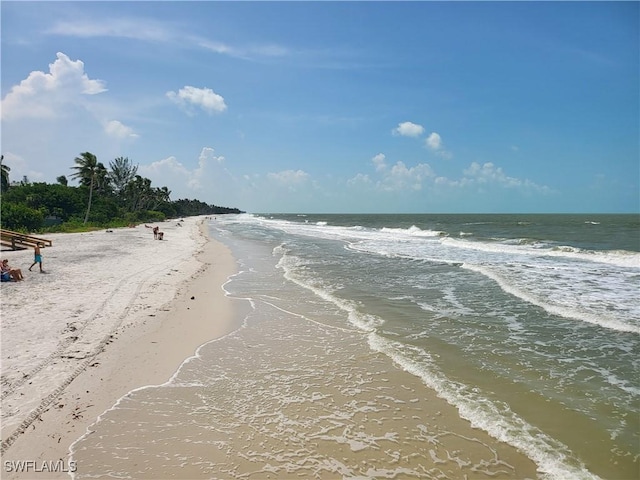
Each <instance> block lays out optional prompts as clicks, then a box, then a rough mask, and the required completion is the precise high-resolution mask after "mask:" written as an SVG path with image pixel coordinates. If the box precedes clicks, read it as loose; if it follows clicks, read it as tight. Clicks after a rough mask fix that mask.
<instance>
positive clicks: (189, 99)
mask: <svg viewBox="0 0 640 480" xmlns="http://www.w3.org/2000/svg"><path fill="white" fill-rule="evenodd" d="M166 95H167V98H169V100H171V101H172V102H173V103H175V104H176V105H178V106H179V107H180V108H183V109H184V110H185V111H187V112H188V113H192V112H193V108H194V107H195V108H201V109H202V110H204V111H205V112H207V113H209V114H211V113H221V112H224V111H225V110H226V109H227V105H226V104H225V103H224V98H223V97H222V96H220V95H218V94H217V93H215V92H214V91H213V90H211V89H210V88H196V87H192V86H190V85H187V86H185V87H184V88H181V89H180V90H178V91H177V92H173V91H170V92H167V94H166Z"/></svg>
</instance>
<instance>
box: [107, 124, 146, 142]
mask: <svg viewBox="0 0 640 480" xmlns="http://www.w3.org/2000/svg"><path fill="white" fill-rule="evenodd" d="M104 131H105V132H106V134H107V135H109V136H110V137H114V138H117V139H126V138H131V139H134V138H138V137H139V135H138V134H137V133H135V132H134V131H133V129H132V128H131V127H127V126H126V125H123V124H122V123H121V122H119V121H118V120H111V121H110V122H107V123H106V124H105V126H104Z"/></svg>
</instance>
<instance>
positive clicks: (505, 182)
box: [463, 162, 551, 193]
mask: <svg viewBox="0 0 640 480" xmlns="http://www.w3.org/2000/svg"><path fill="white" fill-rule="evenodd" d="M463 174H464V175H465V177H466V179H467V182H466V183H475V184H478V185H489V184H493V185H499V186H502V187H505V188H521V189H527V190H537V191H540V192H543V193H548V192H550V191H551V190H550V189H549V187H546V186H541V185H538V184H536V183H534V182H532V181H531V180H528V179H524V180H522V179H520V178H515V177H510V176H508V175H507V174H505V173H504V171H503V170H502V168H501V167H496V166H495V165H494V164H493V163H491V162H487V163H485V164H483V165H480V164H479V163H477V162H473V163H472V164H471V165H470V166H469V168H466V169H465V170H464V171H463Z"/></svg>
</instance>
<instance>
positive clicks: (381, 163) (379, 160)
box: [371, 153, 387, 171]
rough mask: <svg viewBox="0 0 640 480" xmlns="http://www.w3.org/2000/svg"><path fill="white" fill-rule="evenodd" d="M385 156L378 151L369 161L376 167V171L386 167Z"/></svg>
mask: <svg viewBox="0 0 640 480" xmlns="http://www.w3.org/2000/svg"><path fill="white" fill-rule="evenodd" d="M385 158H386V157H385V156H384V154H383V153H379V154H377V155H376V156H375V157H373V158H372V159H371V161H372V162H373V164H374V165H375V167H376V171H381V170H384V169H385V168H387V164H386V163H385Z"/></svg>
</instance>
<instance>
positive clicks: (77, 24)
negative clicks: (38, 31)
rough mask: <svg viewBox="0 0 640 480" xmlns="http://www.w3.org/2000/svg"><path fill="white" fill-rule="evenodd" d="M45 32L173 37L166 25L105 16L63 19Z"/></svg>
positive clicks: (74, 34) (86, 36)
mask: <svg viewBox="0 0 640 480" xmlns="http://www.w3.org/2000/svg"><path fill="white" fill-rule="evenodd" d="M47 33H49V34H55V35H65V36H71V37H81V38H91V37H119V38H134V39H138V40H147V41H169V40H172V39H173V38H174V37H175V35H174V34H172V33H171V29H170V28H168V26H166V25H163V24H162V23H158V22H155V21H153V20H149V19H142V18H106V19H100V20H99V21H95V22H94V21H92V20H89V19H82V20H80V21H64V22H58V23H56V24H55V25H54V26H53V27H51V28H50V29H49V30H47Z"/></svg>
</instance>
